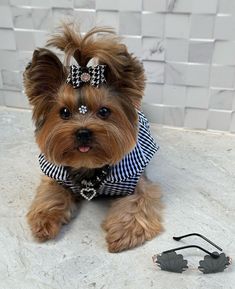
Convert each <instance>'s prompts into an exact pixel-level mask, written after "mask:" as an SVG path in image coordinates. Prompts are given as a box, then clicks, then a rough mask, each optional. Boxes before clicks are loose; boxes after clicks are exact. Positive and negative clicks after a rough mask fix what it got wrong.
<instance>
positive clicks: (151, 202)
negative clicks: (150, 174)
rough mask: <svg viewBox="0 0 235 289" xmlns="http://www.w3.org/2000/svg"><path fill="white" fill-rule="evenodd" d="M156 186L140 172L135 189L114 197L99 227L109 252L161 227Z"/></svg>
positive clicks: (142, 239) (138, 241)
mask: <svg viewBox="0 0 235 289" xmlns="http://www.w3.org/2000/svg"><path fill="white" fill-rule="evenodd" d="M160 211H161V205H160V190H159V188H158V187H157V186H156V185H154V184H152V183H151V182H150V181H149V180H148V179H147V178H146V177H144V176H142V177H141V178H140V180H139V182H138V184H137V187H136V190H135V193H134V194H133V195H131V196H127V197H124V198H121V199H118V200H116V201H114V203H113V205H112V207H111V209H110V211H109V213H108V216H107V217H106V220H105V221H104V223H103V228H104V229H105V230H106V231H107V237H106V240H107V243H108V248H109V251H110V252H120V251H122V250H125V249H129V248H133V247H136V246H138V245H141V244H143V243H144V242H145V241H146V240H151V239H152V238H154V237H155V236H156V235H157V234H158V233H160V232H161V230H162V225H161V223H160V221H161V217H160Z"/></svg>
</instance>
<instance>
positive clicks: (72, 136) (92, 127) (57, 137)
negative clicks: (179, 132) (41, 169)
mask: <svg viewBox="0 0 235 289" xmlns="http://www.w3.org/2000/svg"><path fill="white" fill-rule="evenodd" d="M66 29H67V32H68V31H70V33H71V30H69V29H70V28H69V29H68V27H66ZM92 34H94V33H92ZM60 37H61V38H60V39H59V36H56V37H54V38H53V40H52V41H51V42H52V44H53V45H54V46H57V47H59V45H61V39H63V40H66V41H70V45H71V46H72V47H73V53H72V55H73V56H75V55H79V57H78V59H76V60H77V61H78V63H79V62H82V60H81V57H82V59H83V60H84V58H86V59H87V61H86V62H88V60H90V59H91V58H92V57H98V59H99V63H102V64H105V65H106V66H107V68H108V69H107V73H106V83H105V84H102V85H100V86H99V87H94V86H91V85H90V84H84V85H83V86H82V87H79V88H78V89H74V88H73V86H72V85H70V84H68V83H66V79H67V77H68V74H69V71H68V69H67V68H66V67H65V66H63V65H62V63H61V62H60V60H59V59H58V58H57V56H56V55H55V54H54V53H52V52H51V51H50V50H47V49H38V50H36V51H35V52H34V55H33V59H32V63H31V64H30V66H29V67H28V68H27V69H26V71H25V73H24V82H25V88H26V94H27V95H28V98H29V101H30V103H31V104H32V105H33V118H34V120H35V124H36V131H35V136H36V141H37V143H38V145H39V148H40V149H41V151H42V153H44V154H45V156H46V158H47V159H48V160H49V161H51V162H53V163H55V164H58V165H64V166H69V167H72V168H82V167H83V168H98V167H102V166H104V165H107V164H109V165H112V164H115V163H117V162H118V161H120V160H121V159H122V158H123V156H124V155H126V154H127V153H128V152H130V151H131V150H132V149H133V147H134V146H135V143H136V139H137V133H138V116H137V112H136V106H137V105H139V103H140V99H141V96H142V93H143V87H144V74H143V69H142V66H141V65H140V64H139V62H138V61H137V60H136V59H135V58H133V57H132V56H131V55H130V54H129V53H128V52H127V50H126V48H125V46H124V45H123V44H120V43H118V42H117V41H116V40H114V38H110V39H107V38H106V39H105V40H104V44H103V45H102V39H99V40H98V41H94V40H93V38H92V43H90V44H89V42H87V46H85V45H84V46H83V49H84V50H86V51H85V52H83V50H82V49H81V50H79V47H81V45H79V43H78V41H80V42H81V41H83V40H82V38H81V36H79V35H78V36H75V34H74V35H73V39H70V40H68V39H67V38H66V31H64V34H63V35H62V36H60ZM76 37H77V38H76ZM79 37H80V38H79ZM68 44H69V43H67V44H66V43H65V44H64V46H66V45H67V46H68ZM91 44H92V45H91ZM89 45H90V46H89ZM59 48H60V49H62V50H63V51H64V52H65V53H66V49H65V47H64V48H61V46H60V47H59ZM107 49H108V51H107ZM78 51H79V53H78ZM92 51H93V53H92ZM97 51H98V52H97ZM95 52H96V53H95ZM107 52H109V54H107ZM67 53H69V52H67ZM89 53H90V56H88V55H89ZM97 54H98V55H97ZM138 82H139V83H138ZM83 109H84V110H83ZM82 110H83V111H82Z"/></svg>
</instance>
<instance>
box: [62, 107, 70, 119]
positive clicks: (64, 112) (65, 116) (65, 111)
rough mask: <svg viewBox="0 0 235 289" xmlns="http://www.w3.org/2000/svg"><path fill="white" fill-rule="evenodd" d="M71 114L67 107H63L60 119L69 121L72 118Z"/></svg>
mask: <svg viewBox="0 0 235 289" xmlns="http://www.w3.org/2000/svg"><path fill="white" fill-rule="evenodd" d="M71 115H72V114H71V112H70V110H69V109H68V108H67V107H62V108H61V110H60V117H61V118H62V119H65V120H66V119H69V118H70V117H71Z"/></svg>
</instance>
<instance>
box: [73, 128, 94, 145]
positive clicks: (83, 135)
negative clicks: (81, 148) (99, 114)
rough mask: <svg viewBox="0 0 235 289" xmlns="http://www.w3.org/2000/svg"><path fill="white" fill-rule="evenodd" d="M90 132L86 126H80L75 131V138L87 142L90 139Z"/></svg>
mask: <svg viewBox="0 0 235 289" xmlns="http://www.w3.org/2000/svg"><path fill="white" fill-rule="evenodd" d="M91 136H92V132H91V130H89V129H87V128H81V129H79V130H78V131H77V132H76V139H77V141H78V142H80V143H87V142H89V141H90V140H91Z"/></svg>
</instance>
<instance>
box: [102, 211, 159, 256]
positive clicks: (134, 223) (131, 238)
mask: <svg viewBox="0 0 235 289" xmlns="http://www.w3.org/2000/svg"><path fill="white" fill-rule="evenodd" d="M103 228H104V229H105V230H106V231H107V236H106V241H107V243H108V250H109V252H112V253H117V252H121V251H123V250H126V249H131V248H134V247H137V246H140V245H142V244H143V243H144V242H145V241H147V240H151V239H153V238H154V237H155V236H156V235H157V234H159V233H160V232H161V230H162V226H161V224H160V223H159V221H157V220H145V219H142V220H141V219H139V220H137V219H136V218H135V216H131V215H129V217H127V216H125V220H118V219H107V220H106V221H105V222H104V223H103Z"/></svg>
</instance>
